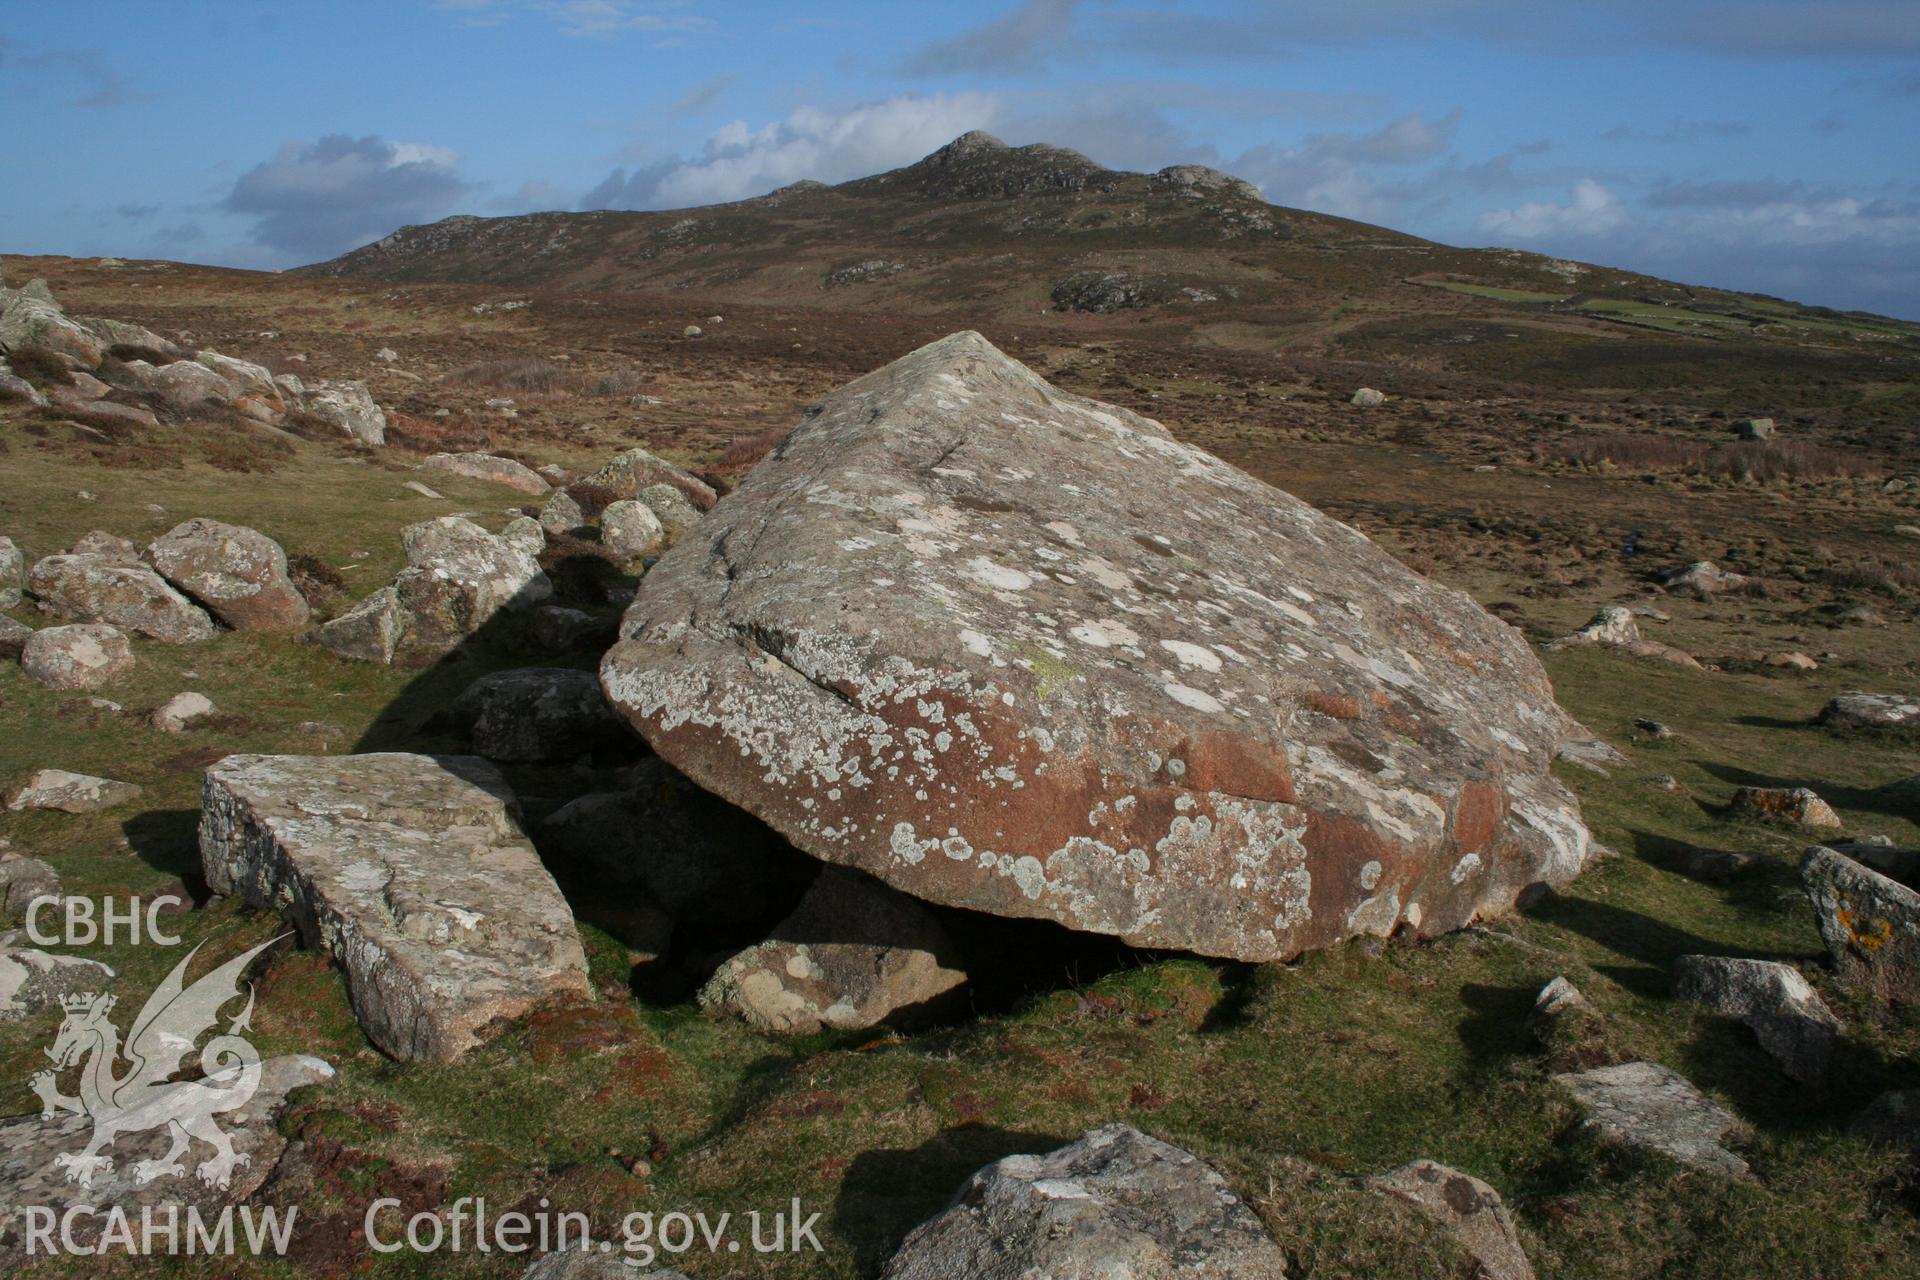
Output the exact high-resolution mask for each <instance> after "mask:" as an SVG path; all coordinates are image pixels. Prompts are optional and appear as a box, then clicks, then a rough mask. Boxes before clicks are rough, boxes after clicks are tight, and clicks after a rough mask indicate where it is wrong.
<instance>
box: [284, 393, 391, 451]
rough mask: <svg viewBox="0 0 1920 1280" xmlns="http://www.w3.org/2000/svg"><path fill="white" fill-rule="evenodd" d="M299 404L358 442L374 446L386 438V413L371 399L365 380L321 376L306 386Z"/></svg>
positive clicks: (382, 442) (384, 441) (381, 443)
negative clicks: (334, 379)
mask: <svg viewBox="0 0 1920 1280" xmlns="http://www.w3.org/2000/svg"><path fill="white" fill-rule="evenodd" d="M302 407H303V408H304V409H306V411H307V412H308V413H311V414H313V415H314V416H315V417H319V418H324V419H325V420H327V421H328V422H331V423H332V424H333V425H334V426H336V427H338V428H340V430H341V431H342V432H343V433H345V434H346V435H348V436H350V437H352V438H353V439H355V440H357V441H359V442H360V443H361V444H367V445H374V446H376V447H377V446H380V445H384V444H385V443H386V442H387V415H386V414H385V413H384V412H383V411H382V410H381V408H380V406H379V405H377V404H375V403H374V401H373V394H372V393H371V392H369V391H368V390H367V384H366V383H364V382H335V381H329V380H325V379H323V380H321V381H319V382H316V383H314V384H312V385H311V386H309V387H307V388H306V399H305V400H304V401H302Z"/></svg>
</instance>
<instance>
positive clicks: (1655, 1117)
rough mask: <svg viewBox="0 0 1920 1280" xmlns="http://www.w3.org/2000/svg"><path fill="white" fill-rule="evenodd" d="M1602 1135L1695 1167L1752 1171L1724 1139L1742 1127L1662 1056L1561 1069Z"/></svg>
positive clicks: (1735, 1173)
mask: <svg viewBox="0 0 1920 1280" xmlns="http://www.w3.org/2000/svg"><path fill="white" fill-rule="evenodd" d="M1554 1080H1555V1081H1557V1082H1558V1083H1559V1084H1561V1085H1562V1086H1564V1087H1565V1088H1566V1089H1567V1091H1568V1092H1570V1093H1572V1094H1573V1096H1574V1098H1575V1100H1576V1101H1578V1102H1579V1104H1580V1109H1581V1110H1582V1111H1584V1112H1585V1113H1586V1121H1585V1124H1586V1127H1587V1128H1589V1129H1591V1130H1593V1131H1594V1132H1595V1133H1597V1134H1598V1135H1599V1137H1600V1138H1601V1140H1602V1141H1604V1142H1611V1143H1617V1144H1618V1145H1620V1146H1626V1147H1636V1148H1639V1149H1640V1150H1643V1151H1657V1152H1659V1153H1660V1154H1661V1155H1664V1156H1666V1157H1668V1158H1669V1159H1672V1160H1674V1161H1677V1162H1678V1163H1680V1164H1684V1165H1687V1166H1688V1167H1690V1168H1694V1169H1705V1170H1708V1171H1711V1172H1714V1173H1723V1174H1726V1175H1728V1176H1729V1177H1736V1178H1744V1177H1745V1176H1747V1172H1748V1171H1747V1162H1746V1161H1745V1160H1742V1159H1741V1158H1740V1157H1739V1156H1737V1155H1735V1154H1734V1153H1733V1152H1731V1151H1729V1150H1727V1148H1726V1147H1725V1146H1724V1145H1723V1144H1724V1142H1725V1141H1726V1139H1727V1138H1728V1136H1729V1135H1731V1134H1734V1133H1737V1132H1739V1131H1740V1129H1741V1128H1742V1126H1741V1123H1740V1121H1739V1120H1738V1119H1737V1118H1735V1116H1734V1115H1733V1114H1732V1113H1731V1112H1729V1111H1727V1110H1726V1109H1724V1108H1723V1107H1721V1106H1720V1105H1719V1104H1718V1103H1716V1102H1714V1101H1713V1100H1712V1099H1710V1098H1708V1097H1707V1096H1706V1095H1705V1094H1703V1093H1701V1092H1700V1091H1699V1090H1698V1089H1696V1088H1694V1087H1693V1083H1692V1082H1691V1081H1689V1080H1688V1079H1687V1078H1686V1077H1685V1076H1683V1075H1681V1074H1679V1073H1678V1072H1676V1071H1670V1070H1668V1069H1667V1068H1666V1067H1663V1066H1661V1065H1660V1064H1659V1063H1657V1062H1623V1063H1620V1064H1619V1065H1617V1066H1611V1067H1595V1068H1594V1069H1593V1070H1591V1071H1577V1072H1570V1073H1567V1074H1563V1075H1557V1076H1555V1077H1554Z"/></svg>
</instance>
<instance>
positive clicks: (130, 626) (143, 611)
mask: <svg viewBox="0 0 1920 1280" xmlns="http://www.w3.org/2000/svg"><path fill="white" fill-rule="evenodd" d="M27 583H28V586H29V588H30V589H31V590H32V591H33V594H34V596H35V597H36V598H37V599H38V600H39V601H40V608H41V609H42V610H43V611H44V612H46V613H48V614H51V615H53V616H54V617H57V618H71V619H73V620H74V621H76V622H105V623H109V624H111V625H113V626H116V627H122V628H124V629H126V630H128V631H137V632H139V633H140V634H141V635H144V636H150V637H152V638H153V639H155V640H159V641H162V642H163V643H166V644H193V643H197V642H199V641H202V640H211V639H213V638H214V636H216V635H218V634H219V631H218V629H217V628H216V627H215V626H214V625H213V619H212V618H210V617H208V616H207V613H206V611H205V610H204V609H202V608H201V607H200V606H199V605H197V604H195V603H193V601H191V600H189V599H187V598H186V597H185V596H183V595H181V594H180V593H179V592H178V591H175V590H174V589H173V588H172V587H171V586H169V585H167V583H166V581H165V580H164V579H162V578H161V577H160V575H159V574H157V573H155V572H154V571H153V570H152V569H149V568H147V567H146V566H145V565H133V564H120V563H117V562H116V561H115V560H114V559H113V558H111V557H109V556H104V555H64V556H48V557H46V558H45V559H44V560H41V561H39V562H38V563H37V564H35V565H34V566H33V570H32V572H31V573H29V574H28V576H27Z"/></svg>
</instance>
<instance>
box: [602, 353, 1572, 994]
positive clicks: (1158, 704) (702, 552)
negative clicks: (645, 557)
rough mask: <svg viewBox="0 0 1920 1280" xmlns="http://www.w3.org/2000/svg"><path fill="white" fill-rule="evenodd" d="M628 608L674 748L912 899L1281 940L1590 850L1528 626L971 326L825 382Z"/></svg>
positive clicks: (1282, 950) (1436, 903)
mask: <svg viewBox="0 0 1920 1280" xmlns="http://www.w3.org/2000/svg"><path fill="white" fill-rule="evenodd" d="M621 630H622V636H623V639H622V640H621V641H620V643H618V644H617V645H616V646H615V647H614V648H613V649H612V651H611V652H610V653H609V654H608V655H607V657H606V659H605V661H604V663H603V665H602V668H601V679H602V683H603V685H604V687H605V689H606V692H607V695H608V699H609V701H610V702H611V703H612V704H613V705H614V706H615V707H616V708H617V709H619V710H620V711H621V712H622V713H624V714H625V715H626V717H627V718H628V719H629V720H630V721H631V722H632V724H633V725H634V726H635V728H637V729H638V730H639V732H640V733H641V734H642V735H644V736H645V737H646V738H647V739H648V740H649V741H650V742H651V743H652V744H653V746H654V747H655V749H656V750H658V751H659V753H660V754H661V755H662V756H664V757H666V758H667V759H668V760H669V761H671V762H672V763H673V764H674V765H675V766H676V767H677V768H679V769H681V770H682V771H683V772H685V773H686V774H687V775H688V776H690V777H691V778H693V779H694V780H695V781H696V782H698V783H699V784H701V785H702V786H704V787H706V788H708V789H709V790H712V791H715V792H717V793H719V794H720V795H722V796H724V797H726V798H727V799H729V800H731V801H732V802H734V803H735V804H738V805H740V806H741V807H743V808H746V809H748V810H750V811H751V812H753V813H755V814H756V815H758V816H759V817H761V818H762V819H764V820H765V821H767V822H768V823H769V824H771V825H772V826H774V827H776V828H777V829H779V830H780V831H781V832H783V833H784V834H785V835H786V836H787V837H788V838H789V839H791V840H792V841H793V843H794V844H795V845H797V846H798V847H800V848H801V849H804V850H806V851H807V852H809V853H812V854H814V855H815V856H817V857H820V858H822V859H825V860H827V861H829V862H835V863H841V864H845V865H849V866H854V867H858V868H860V869H861V870H864V871H867V872H869V873H871V874H872V875H874V876H876V877H878V878H879V879H881V880H884V881H886V882H887V883H889V884H891V885H894V886H895V887H897V888H899V889H902V890H904V891H906V892H908V893H911V894H914V895H917V896H919V897H921V898H924V899H928V900H931V901H934V902H940V903H946V904H950V905H954V906H960V907H968V908H973V909H977V910H983V911H989V912H995V913H998V914H1001V915H1008V916H1027V917H1041V918H1048V919H1053V920H1057V921H1059V922H1061V923H1063V924H1066V925H1069V926H1071V927H1073V928H1076V929H1083V930H1091V931H1095V932H1100V933H1108V934H1114V935H1117V936H1119V937H1122V938H1125V939H1128V940H1129V941H1132V942H1134V943H1138V944H1144V945H1151V946H1165V947H1177V948H1183V949H1188V950H1193V951H1198V952H1202V953H1206V954H1210V955H1219V956H1230V957H1238V958H1242V959H1250V960H1267V959H1273V958H1279V957H1288V956H1292V955H1295V954H1297V953H1299V952H1301V951H1304V950H1307V949H1310V948H1314V947H1321V946H1326V945H1329V944H1332V943H1335V942H1338V941H1340V940H1342V939H1344V938H1348V937H1352V936H1355V935H1360V934H1376V935H1380V934H1387V933H1390V932H1392V931H1394V930H1395V929H1397V928H1400V927H1403V926H1406V927H1411V928H1412V929H1413V930H1414V931H1415V932H1416V933H1419V934H1433V933H1438V932H1442V931H1445V930H1450V929H1455V928H1458V927H1460V926H1462V925H1464V924H1466V923H1468V922H1469V921H1471V920H1473V919H1474V918H1475V917H1476V916H1480V915H1483V914H1487V913H1491V912H1498V911H1501V910H1504V909H1506V908H1509V907H1511V906H1512V905H1513V903H1514V901H1515V899H1516V897H1517V896H1518V895H1520V894H1521V893H1522V892H1523V891H1525V890H1527V889H1528V888H1529V887H1530V886H1536V885H1540V884H1549V885H1557V884H1560V883H1562V882H1564V881H1566V880H1569V879H1571V878H1572V877H1573V876H1574V875H1575V874H1576V873H1577V872H1578V871H1579V870H1580V867H1581V864H1582V863H1583V862H1584V861H1585V859H1586V856H1587V850H1588V835H1587V831H1586V828H1585V827H1584V826H1583V825H1582V823H1581V820H1580V813H1579V808H1578V805H1577V803H1576V802H1575V801H1574V799H1573V798H1572V796H1571V795H1569V794H1568V793H1567V791H1566V790H1565V789H1563V788H1562V787H1561V786H1560V785H1559V784H1558V783H1557V782H1556V781H1554V779H1553V778H1552V777H1551V776H1550V774H1549V772H1548V767H1549V764H1550V762H1551V761H1552V759H1553V756H1554V752H1555V749H1556V747H1557V746H1558V744H1559V742H1560V740H1561V738H1562V736H1563V734H1566V733H1568V732H1570V725H1571V722H1570V721H1569V720H1568V718H1567V717H1566V715H1565V714H1564V713H1563V712H1562V711H1561V710H1560V708H1559V707H1558V706H1557V705H1556V704H1555V702H1554V699H1553V691H1552V689H1551V687H1550V686H1549V684H1548V681H1547V677H1546V674H1545V672H1544V671H1543V670H1542V668H1541V666H1540V664H1539V662H1538V661H1537V660H1536V659H1535V657H1534V656H1533V654H1532V653H1531V651H1530V650H1529V649H1528V648H1527V646H1526V643H1525V642H1524V641H1523V640H1522V639H1521V637H1520V635H1519V634H1518V633H1517V632H1516V631H1514V630H1513V629H1512V628H1510V627H1508V626H1507V625H1506V624H1505V623H1502V622H1500V621H1499V620H1497V619H1495V618H1494V617H1492V616H1491V615H1489V614H1488V613H1486V612H1485V611H1484V610H1482V609H1481V608H1480V607H1479V606H1477V605H1476V604H1474V602H1473V601H1472V600H1470V599H1469V598H1468V597H1467V596H1465V595H1463V594H1462V593H1460V592H1458V591H1454V590H1450V589H1448V588H1446V587H1443V586H1440V585H1438V584H1436V583H1433V582H1430V581H1428V580H1427V579H1425V578H1423V577H1421V576H1420V575H1419V574H1416V573H1414V572H1413V571H1411V570H1409V569H1407V568H1406V567H1405V566H1404V565H1402V564H1400V563H1399V562H1398V561H1396V560H1394V559H1393V558H1392V557H1391V556H1388V555H1387V554H1385V553H1384V552H1382V551H1380V550H1379V549H1378V548H1377V547H1375V546H1374V545H1373V544H1372V543H1371V542H1369V541H1368V540H1367V539H1366V538H1365V537H1364V536H1363V535H1361V534H1360V533H1358V532H1356V531H1355V530H1353V529H1350V528H1348V527H1347V526H1345V525H1343V524H1341V523H1340V522H1338V521H1336V520H1333V519H1331V518H1329V517H1328V516H1326V515H1323V514H1322V513H1320V512H1319V511H1316V510H1315V509H1314V508H1312V507H1310V506H1309V505H1307V504H1306V503H1304V502H1301V501H1300V500H1298V499H1296V498H1293V497H1291V496H1289V495H1288V494H1285V493H1282V492H1281V491H1279V490H1277V489H1275V488H1273V487H1271V486H1269V485H1266V484H1263V483H1261V482H1260V481H1258V480H1255V479H1254V478H1253V477H1251V476H1249V475H1247V474H1246V473H1244V472H1242V471H1239V470H1237V469H1236V468H1234V467H1232V466H1229V465H1228V464H1226V463H1224V462H1222V461H1220V460H1219V459H1218V458H1215V457H1213V456H1211V455H1209V454H1207V453H1203V452H1201V451H1200V450H1198V449H1195V448H1192V447H1190V446H1188V445H1185V444H1182V443H1180V442H1179V441H1177V440H1175V439H1174V438H1173V437H1172V436H1171V435H1170V434H1169V433H1168V432H1167V431H1166V430H1165V428H1163V427H1161V426H1160V425H1159V424H1157V423H1154V422H1151V421H1149V420H1147V419H1145V418H1142V417H1139V416H1138V415H1136V414H1133V413H1130V412H1128V411H1127V410H1124V409H1120V408H1116V407H1114V406H1111V405H1103V404H1100V403H1097V402H1095V401H1091V400H1087V399H1084V398H1082V397H1079V396H1075V395H1071V394H1068V393H1066V392H1062V391H1059V390H1057V389H1055V388H1053V387H1051V386H1049V385H1048V384H1047V383H1045V382H1044V381H1042V380H1041V379H1040V378H1038V377H1037V376H1035V375H1034V374H1033V373H1031V372H1030V371H1028V370H1027V369H1026V368H1025V367H1023V366H1022V365H1020V364H1018V363H1016V362H1015V361H1013V360H1011V359H1009V358H1008V357H1006V356H1005V355H1003V354H1002V353H1001V352H999V351H998V350H996V349H995V348H994V347H992V346H991V345H989V344H988V343H987V342H986V340H985V339H983V338H981V337H980V336H979V335H978V334H974V333H960V334H956V335H954V336H952V337H949V338H946V339H944V340H942V341H940V342H936V343H933V344H932V345H930V346H927V347H924V348H922V349H921V350H919V351H916V352H914V353H913V354H911V355H909V356H906V357H904V358H903V359H901V360H898V361H896V362H895V363H893V364H891V365H889V366H887V367H886V368H884V369H881V370H880V371H878V372H876V373H873V374H870V375H868V376H867V377H864V378H862V379H860V380H858V381H856V382H854V383H852V384H850V385H849V386H847V387H845V388H843V389H842V390H841V391H839V392H837V393H836V394H835V395H833V396H832V397H830V398H829V399H828V400H827V401H826V403H825V405H824V406H823V409H822V411H821V412H820V413H818V414H817V415H815V416H814V417H812V418H810V419H809V420H808V421H806V422H805V423H803V424H802V425H801V426H800V427H798V428H797V429H796V430H795V431H794V432H793V434H792V435H791V436H790V437H789V438H788V439H787V440H786V442H785V443H784V444H782V445H781V446H780V447H779V448H778V449H776V450H775V451H774V452H773V454H772V455H771V456H770V457H769V458H768V459H767V460H766V461H764V462H762V463H761V464H760V465H759V466H758V467H757V468H755V469H754V471H753V472H752V473H751V474H750V475H749V476H748V477H747V478H746V480H745V481H744V482H743V483H742V484H741V486H740V488H739V490H738V491H737V492H735V493H733V494H732V495H730V496H728V497H727V498H725V499H723V500H722V501H721V502H720V503H719V504H718V505H717V506H716V507H715V508H714V509H713V511H712V512H710V513H709V514H708V515H707V516H706V518H705V519H704V520H702V521H701V522H700V523H699V525H697V526H696V527H694V528H693V529H691V530H689V531H688V532H687V534H686V535H685V536H684V537H683V538H682V539H681V540H680V542H679V543H678V544H677V545H676V546H675V547H674V549H673V550H672V551H670V552H668V553H667V555H666V556H664V557H663V558H662V559H661V560H660V562H659V563H658V564H657V565H656V566H655V567H654V569H653V570H652V571H651V572H650V573H648V574H647V576H646V578H645V579H644V581H643V585H642V588H641V591H640V593H639V595H638V597H637V598H636V600H635V601H634V604H633V606H632V607H631V608H630V609H629V611H628V613H627V616H626V618H625V620H624V622H623V624H622V629H621Z"/></svg>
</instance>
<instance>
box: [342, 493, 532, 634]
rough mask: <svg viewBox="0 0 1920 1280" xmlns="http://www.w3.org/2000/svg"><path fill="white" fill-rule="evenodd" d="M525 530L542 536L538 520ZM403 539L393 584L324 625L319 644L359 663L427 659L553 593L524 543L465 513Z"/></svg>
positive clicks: (428, 523)
mask: <svg viewBox="0 0 1920 1280" xmlns="http://www.w3.org/2000/svg"><path fill="white" fill-rule="evenodd" d="M527 525H528V526H530V527H531V531H532V533H534V534H535V535H538V534H539V528H538V526H537V525H534V523H533V521H531V520H528V521H527ZM400 539H401V542H402V543H403V544H404V546H405V548H406V553H407V567H406V568H405V569H402V570H401V571H400V575H399V576H398V577H397V578H395V579H394V580H393V585H392V586H390V587H383V588H381V589H380V590H379V591H376V592H374V593H373V594H372V595H371V596H368V597H367V598H366V599H365V600H362V601H361V602H360V603H359V604H358V605H356V606H354V608H353V609H352V610H351V611H350V612H348V613H346V614H343V615H342V616H340V617H338V618H336V619H334V620H333V621H332V622H329V623H327V624H326V625H325V626H323V627H321V628H320V630H319V631H318V632H317V633H316V639H317V640H318V642H319V643H320V644H321V645H324V646H325V647H326V648H328V649H331V650H332V651H333V652H335V653H337V654H339V655H341V656H342V657H346V658H356V659H360V660H362V661H369V662H392V661H395V660H396V658H401V657H405V658H408V659H409V660H415V661H427V660H431V659H433V658H437V657H440V656H442V655H444V654H446V653H449V652H451V651H452V650H453V649H455V648H457V647H459V645H460V644H461V643H462V642H463V641H465V640H466V638H467V637H468V636H471V635H473V634H474V633H475V632H477V631H479V630H480V629H481V628H482V627H484V626H485V625H486V624H487V623H488V622H490V621H492V620H493V618H494V616H495V615H496V614H499V613H500V612H501V611H503V610H505V611H508V612H519V611H522V610H526V609H530V608H532V607H533V606H534V605H537V604H540V603H541V602H542V601H544V600H546V599H547V598H548V597H550V596H551V595H552V594H553V583H552V582H550V581H548V579H547V575H546V574H544V573H542V572H541V571H540V565H539V562H538V561H537V560H536V559H535V558H534V553H531V552H530V551H529V549H528V547H527V545H526V543H525V542H524V540H522V539H521V538H519V537H517V536H516V537H514V538H508V537H505V536H503V535H500V534H492V533H488V532H487V531H486V530H485V529H483V528H481V527H480V526H479V525H477V524H475V523H473V521H471V520H468V519H466V518H465V517H463V516H441V517H440V518H439V519H437V520H425V521H422V522H421V523H419V524H416V525H409V526H408V527H407V528H406V529H405V530H403V531H402V532H401V535H400Z"/></svg>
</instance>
